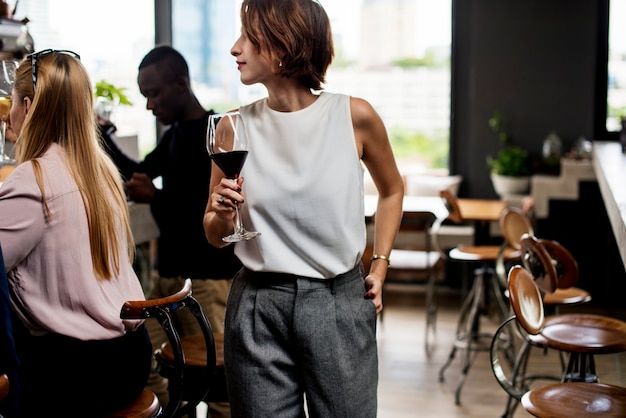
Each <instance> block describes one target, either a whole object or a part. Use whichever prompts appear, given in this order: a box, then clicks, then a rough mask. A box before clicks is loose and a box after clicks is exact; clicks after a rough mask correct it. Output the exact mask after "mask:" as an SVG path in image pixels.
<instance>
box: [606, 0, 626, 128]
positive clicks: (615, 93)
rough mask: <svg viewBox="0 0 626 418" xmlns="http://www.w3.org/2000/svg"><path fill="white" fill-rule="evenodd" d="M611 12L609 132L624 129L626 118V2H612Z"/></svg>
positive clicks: (607, 120)
mask: <svg viewBox="0 0 626 418" xmlns="http://www.w3.org/2000/svg"><path fill="white" fill-rule="evenodd" d="M610 7H611V8H610V12H609V79H608V90H607V119H606V129H607V131H609V132H611V131H619V130H621V129H622V126H621V124H620V119H621V118H626V31H625V29H624V25H623V23H622V20H623V19H624V17H625V16H626V0H611V2H610Z"/></svg>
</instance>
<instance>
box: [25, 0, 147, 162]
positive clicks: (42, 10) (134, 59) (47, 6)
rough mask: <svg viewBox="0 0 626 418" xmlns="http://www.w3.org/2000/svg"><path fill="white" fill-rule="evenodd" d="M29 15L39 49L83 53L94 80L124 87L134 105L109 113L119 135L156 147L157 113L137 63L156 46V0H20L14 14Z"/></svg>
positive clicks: (144, 146)
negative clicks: (142, 84) (143, 86)
mask: <svg viewBox="0 0 626 418" xmlns="http://www.w3.org/2000/svg"><path fill="white" fill-rule="evenodd" d="M23 18H28V19H29V20H30V23H29V24H28V29H29V32H30V33H31V35H32V37H33V40H34V44H35V50H41V49H46V48H54V49H69V50H73V51H75V52H77V53H78V54H80V56H81V61H82V63H83V64H84V65H85V67H86V68H87V71H88V72H89V75H90V77H91V80H92V82H93V83H94V84H95V83H96V82H97V81H99V80H106V81H107V82H109V83H111V84H114V85H115V86H118V87H123V88H125V89H126V90H125V93H127V95H128V97H129V99H130V100H131V102H132V103H133V106H121V107H118V108H117V109H115V110H114V111H113V114H112V116H111V119H112V120H113V122H114V123H115V124H116V125H117V128H118V131H117V134H118V135H119V136H125V135H137V136H138V140H139V148H140V151H139V153H140V155H145V154H146V153H147V152H148V151H150V150H151V149H152V148H154V144H155V141H156V139H155V138H156V136H155V135H156V132H155V131H156V127H155V122H154V116H152V114H151V113H150V112H149V111H147V110H146V106H145V99H144V98H143V96H142V95H141V94H140V93H139V88H138V87H137V67H138V66H139V62H140V61H141V58H142V57H143V56H144V55H145V54H146V53H147V52H148V51H149V50H150V49H151V48H152V47H153V46H154V0H132V1H128V0H108V1H107V2H105V3H91V2H86V1H84V0H22V1H20V2H19V4H18V6H17V10H16V13H15V16H14V19H16V20H22V19H23Z"/></svg>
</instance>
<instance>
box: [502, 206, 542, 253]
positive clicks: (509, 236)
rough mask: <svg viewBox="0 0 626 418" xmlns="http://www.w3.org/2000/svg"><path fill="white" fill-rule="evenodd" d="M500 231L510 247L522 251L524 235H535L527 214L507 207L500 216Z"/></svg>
mask: <svg viewBox="0 0 626 418" xmlns="http://www.w3.org/2000/svg"><path fill="white" fill-rule="evenodd" d="M500 230H501V231H502V236H503V237H504V240H505V241H506V243H507V244H508V246H509V247H511V248H515V249H516V250H519V249H520V247H521V246H520V240H521V239H522V235H524V234H528V235H535V232H534V230H533V226H532V224H531V222H530V219H529V218H528V216H527V215H526V213H525V212H524V211H523V210H521V209H519V208H515V207H507V208H505V209H504V210H503V211H502V214H501V215H500Z"/></svg>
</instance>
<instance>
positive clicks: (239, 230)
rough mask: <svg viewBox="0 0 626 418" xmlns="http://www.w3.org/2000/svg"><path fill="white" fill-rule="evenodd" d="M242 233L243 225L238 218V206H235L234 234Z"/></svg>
mask: <svg viewBox="0 0 626 418" xmlns="http://www.w3.org/2000/svg"><path fill="white" fill-rule="evenodd" d="M242 232H243V224H242V223H241V218H240V217H239V205H238V204H235V234H240V233H242Z"/></svg>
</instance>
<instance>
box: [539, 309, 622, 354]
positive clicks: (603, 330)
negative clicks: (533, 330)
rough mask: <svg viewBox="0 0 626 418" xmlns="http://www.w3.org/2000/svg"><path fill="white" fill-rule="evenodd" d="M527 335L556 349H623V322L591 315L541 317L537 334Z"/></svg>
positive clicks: (602, 351)
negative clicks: (541, 325)
mask: <svg viewBox="0 0 626 418" xmlns="http://www.w3.org/2000/svg"><path fill="white" fill-rule="evenodd" d="M529 338H530V339H531V340H532V341H533V342H535V343H537V344H540V345H542V346H545V347H548V348H554V349H557V350H560V351H567V352H575V353H589V354H612V353H621V352H624V351H626V323H625V322H623V321H620V320H618V319H615V318H611V317H607V316H602V315H593V314H560V315H555V316H549V317H546V318H545V323H544V327H543V330H541V333H540V334H537V335H530V336H529Z"/></svg>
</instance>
